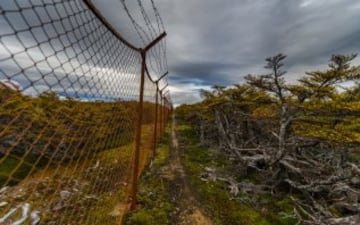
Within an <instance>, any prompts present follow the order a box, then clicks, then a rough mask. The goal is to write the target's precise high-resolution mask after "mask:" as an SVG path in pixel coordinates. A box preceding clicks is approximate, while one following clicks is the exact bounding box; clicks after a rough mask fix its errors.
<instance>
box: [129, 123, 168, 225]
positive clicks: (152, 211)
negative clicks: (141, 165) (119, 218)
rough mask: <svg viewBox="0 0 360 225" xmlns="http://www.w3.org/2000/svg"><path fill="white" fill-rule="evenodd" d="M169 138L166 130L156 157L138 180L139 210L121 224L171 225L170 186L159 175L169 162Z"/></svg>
mask: <svg viewBox="0 0 360 225" xmlns="http://www.w3.org/2000/svg"><path fill="white" fill-rule="evenodd" d="M169 146H170V137H169V129H167V132H166V135H165V137H164V138H163V139H162V141H161V143H160V145H159V147H158V148H157V155H156V158H155V159H154V160H153V162H152V163H151V164H150V165H149V166H148V168H147V169H146V171H144V173H143V175H142V176H141V178H140V181H139V184H138V195H137V203H138V204H139V210H137V211H134V212H132V213H130V214H128V215H127V216H126V218H125V220H124V221H123V224H129V225H130V224H131V225H160V224H161V225H167V224H169V225H170V224H173V223H172V215H171V213H172V212H173V211H174V203H172V202H171V196H170V188H171V187H170V186H169V182H168V180H167V179H163V177H162V176H161V175H160V173H161V172H159V171H162V170H163V168H164V166H165V165H166V164H167V163H168V161H169V150H170V149H169Z"/></svg>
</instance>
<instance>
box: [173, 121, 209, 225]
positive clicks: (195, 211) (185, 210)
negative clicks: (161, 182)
mask: <svg viewBox="0 0 360 225" xmlns="http://www.w3.org/2000/svg"><path fill="white" fill-rule="evenodd" d="M175 126H176V122H175V119H173V125H172V132H171V139H172V145H171V155H170V165H169V167H170V168H169V169H170V172H169V173H170V174H168V176H169V178H171V179H170V180H172V181H173V184H174V185H173V189H172V192H173V193H172V196H173V198H174V200H175V202H176V204H177V211H178V213H177V221H176V224H178V225H212V224H213V223H212V221H211V220H210V218H209V217H207V216H206V215H205V214H204V213H203V212H202V210H201V208H199V206H198V205H197V204H196V202H197V201H196V199H195V197H194V195H193V193H192V191H191V188H190V186H189V184H188V179H187V177H186V173H185V170H184V167H183V166H182V164H181V161H180V156H179V148H178V145H179V143H178V139H177V136H176V131H175Z"/></svg>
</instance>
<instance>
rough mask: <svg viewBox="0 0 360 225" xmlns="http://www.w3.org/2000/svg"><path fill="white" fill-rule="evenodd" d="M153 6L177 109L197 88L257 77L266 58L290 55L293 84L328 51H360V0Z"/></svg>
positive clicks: (324, 60)
mask: <svg viewBox="0 0 360 225" xmlns="http://www.w3.org/2000/svg"><path fill="white" fill-rule="evenodd" d="M112 1H113V0H108V4H107V6H110V5H111V3H110V2H112ZM114 1H115V2H116V0H114ZM155 2H156V3H157V6H158V8H159V11H160V13H161V15H162V18H163V20H164V23H165V26H166V30H167V33H168V37H167V43H168V45H167V46H168V48H167V51H168V64H169V72H170V77H169V79H170V85H171V87H170V88H171V91H172V98H173V100H174V103H175V104H179V103H191V102H195V101H198V100H199V98H200V97H199V94H198V90H199V89H201V88H209V87H210V86H212V85H214V84H221V85H232V84H235V83H240V82H242V80H243V77H244V76H245V75H247V74H249V73H254V74H259V73H262V72H264V69H263V66H264V59H265V58H266V57H268V56H272V55H275V54H277V53H279V52H281V53H284V54H286V55H288V58H287V59H286V70H287V71H288V74H287V75H286V76H287V79H288V80H291V81H294V80H296V78H297V77H299V76H301V75H303V74H304V72H305V71H310V70H314V69H316V68H324V67H326V65H327V64H328V60H329V58H330V56H331V55H332V54H336V53H358V52H359V53H360V1H358V0H183V1H175V0H173V1H171V0H156V1H155ZM106 8H108V7H106V6H104V7H103V10H104V9H105V10H106ZM113 15H114V14H113ZM359 62H360V60H359V57H358V58H357V59H356V60H355V63H359Z"/></svg>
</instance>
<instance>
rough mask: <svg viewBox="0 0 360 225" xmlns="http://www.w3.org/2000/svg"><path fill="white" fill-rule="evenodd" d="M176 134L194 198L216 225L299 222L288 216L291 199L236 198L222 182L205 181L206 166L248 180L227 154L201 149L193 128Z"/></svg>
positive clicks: (185, 127) (288, 224) (180, 128)
mask: <svg viewBox="0 0 360 225" xmlns="http://www.w3.org/2000/svg"><path fill="white" fill-rule="evenodd" d="M177 132H178V136H179V141H180V148H181V151H182V152H183V154H182V161H183V164H184V166H185V168H186V170H187V173H188V177H189V179H190V184H191V187H192V189H193V191H194V192H195V196H196V197H197V199H198V201H200V203H199V204H200V205H202V206H203V208H204V210H205V211H206V212H207V213H208V214H209V215H210V216H211V217H212V220H213V221H214V224H217V225H229V224H231V225H237V224H239V225H293V224H296V223H297V221H296V219H294V218H292V217H291V216H290V217H289V215H291V214H292V211H293V201H292V200H291V198H292V197H291V196H273V195H270V194H268V195H256V196H255V195H254V196H250V195H246V194H239V195H237V196H236V197H233V196H231V195H230V194H229V191H228V190H227V187H226V185H225V184H224V183H223V182H220V181H207V182H205V181H202V180H201V179H200V177H201V174H202V173H203V172H204V169H205V168H206V167H208V168H213V169H215V170H216V171H217V173H221V174H223V175H224V176H231V177H234V178H235V179H236V180H238V181H240V180H242V179H248V178H246V177H240V176H237V175H236V169H235V166H234V165H233V164H232V162H231V160H229V159H227V158H226V157H225V156H224V154H221V153H219V152H216V151H215V150H211V149H207V148H204V147H201V146H200V144H199V139H198V137H197V135H196V134H195V133H194V132H193V130H192V128H191V126H190V125H181V124H180V125H179V126H178V127H177Z"/></svg>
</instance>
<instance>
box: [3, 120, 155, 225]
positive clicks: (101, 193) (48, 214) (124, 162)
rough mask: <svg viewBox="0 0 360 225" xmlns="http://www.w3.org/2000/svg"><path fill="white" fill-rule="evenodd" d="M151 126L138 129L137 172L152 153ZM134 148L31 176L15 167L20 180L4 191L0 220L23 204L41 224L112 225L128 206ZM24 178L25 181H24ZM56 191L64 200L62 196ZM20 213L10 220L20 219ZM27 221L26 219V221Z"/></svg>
mask: <svg viewBox="0 0 360 225" xmlns="http://www.w3.org/2000/svg"><path fill="white" fill-rule="evenodd" d="M152 138H153V126H151V125H144V126H143V136H142V145H141V153H140V163H139V164H140V165H139V167H140V168H139V171H140V173H141V172H142V170H143V169H144V168H145V166H146V165H147V164H148V161H149V158H150V157H151V155H152V147H153V145H152V142H153V140H152ZM133 153H134V144H133V143H130V144H127V145H124V146H121V147H119V148H114V149H109V150H106V151H102V152H99V153H95V154H92V157H91V158H88V159H87V160H80V161H78V160H74V161H71V162H68V163H64V165H56V166H49V167H40V168H39V169H38V170H37V171H34V173H32V174H31V175H29V174H28V171H29V170H28V169H26V168H24V169H23V168H22V167H19V169H18V172H17V174H16V175H17V176H18V178H19V179H23V180H22V181H21V182H19V183H18V184H16V185H15V184H14V186H12V187H9V189H8V191H6V193H4V194H3V195H2V196H1V197H2V200H3V201H5V202H7V203H8V204H7V205H6V206H5V207H1V208H0V218H1V217H2V216H3V215H5V214H6V213H7V212H9V210H10V209H11V208H14V207H16V206H19V205H21V204H23V203H25V202H26V203H29V204H30V210H31V211H33V210H38V211H39V216H40V219H41V222H42V223H44V224H52V223H56V224H73V223H74V222H75V221H76V224H116V223H117V220H118V218H120V217H122V215H123V214H124V213H125V211H126V210H127V206H128V205H129V204H128V203H129V201H128V199H129V193H130V192H129V190H130V184H129V181H130V180H131V177H132V165H133ZM17 163H18V162H17V161H12V160H7V161H6V163H4V164H2V165H1V166H2V167H1V169H2V172H3V173H6V172H7V171H12V170H13V168H14V167H16V166H17ZM24 177H25V178H24ZM61 191H67V192H69V193H70V194H69V196H68V197H66V198H61V195H60V193H61ZM20 214H21V211H20V210H18V211H17V213H16V214H14V215H13V216H12V218H9V219H10V220H12V222H14V221H16V220H17V219H19V217H20ZM27 222H28V221H27Z"/></svg>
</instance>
